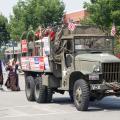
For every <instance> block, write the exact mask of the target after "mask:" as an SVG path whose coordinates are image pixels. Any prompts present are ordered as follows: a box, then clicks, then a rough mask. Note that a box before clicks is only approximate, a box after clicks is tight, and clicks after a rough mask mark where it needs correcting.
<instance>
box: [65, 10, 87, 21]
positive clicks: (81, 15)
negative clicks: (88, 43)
mask: <svg viewBox="0 0 120 120" xmlns="http://www.w3.org/2000/svg"><path fill="white" fill-rule="evenodd" d="M87 15H88V13H87V12H86V10H81V11H77V12H73V13H67V14H65V15H64V23H68V22H69V20H72V21H73V22H75V23H80V20H83V19H85V17H86V16H87Z"/></svg>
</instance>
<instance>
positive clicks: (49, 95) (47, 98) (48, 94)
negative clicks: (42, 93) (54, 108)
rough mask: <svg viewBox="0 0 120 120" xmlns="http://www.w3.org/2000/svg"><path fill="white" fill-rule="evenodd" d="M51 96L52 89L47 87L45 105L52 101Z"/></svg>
mask: <svg viewBox="0 0 120 120" xmlns="http://www.w3.org/2000/svg"><path fill="white" fill-rule="evenodd" d="M52 95H53V92H52V89H51V88H49V87H47V94H46V102H47V103H50V102H51V101H52Z"/></svg>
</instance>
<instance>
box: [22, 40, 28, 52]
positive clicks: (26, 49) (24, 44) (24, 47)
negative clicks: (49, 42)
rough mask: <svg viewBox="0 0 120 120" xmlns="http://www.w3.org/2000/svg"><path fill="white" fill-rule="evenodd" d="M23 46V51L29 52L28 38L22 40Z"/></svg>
mask: <svg viewBox="0 0 120 120" xmlns="http://www.w3.org/2000/svg"><path fill="white" fill-rule="evenodd" d="M21 47H22V53H26V52H28V48H27V40H22V41H21Z"/></svg>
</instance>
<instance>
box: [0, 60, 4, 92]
mask: <svg viewBox="0 0 120 120" xmlns="http://www.w3.org/2000/svg"><path fill="white" fill-rule="evenodd" d="M2 85H3V72H2V61H1V60H0V90H3V89H2Z"/></svg>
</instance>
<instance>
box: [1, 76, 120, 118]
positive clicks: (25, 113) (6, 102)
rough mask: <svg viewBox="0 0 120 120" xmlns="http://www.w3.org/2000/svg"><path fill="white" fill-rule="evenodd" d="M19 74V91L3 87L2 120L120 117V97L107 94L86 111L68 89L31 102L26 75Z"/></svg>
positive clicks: (91, 104)
mask: <svg viewBox="0 0 120 120" xmlns="http://www.w3.org/2000/svg"><path fill="white" fill-rule="evenodd" d="M19 78H20V87H21V91H20V92H11V91H8V90H6V89H5V91H0V120H16V119H17V120H101V119H102V120H108V119H109V120H113V119H114V120H119V119H120V118H119V114H120V98H119V97H118V98H117V97H114V96H112V97H106V98H104V99H103V100H101V101H96V102H92V103H90V107H89V110H88V111H87V112H79V111H77V110H76V108H75V107H74V105H73V104H72V103H71V101H70V98H69V95H68V93H65V95H60V94H55V95H54V96H53V102H52V103H49V104H38V103H36V102H28V101H27V99H26V96H25V91H24V77H23V75H19Z"/></svg>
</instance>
